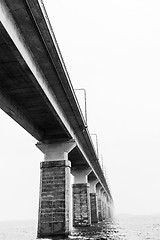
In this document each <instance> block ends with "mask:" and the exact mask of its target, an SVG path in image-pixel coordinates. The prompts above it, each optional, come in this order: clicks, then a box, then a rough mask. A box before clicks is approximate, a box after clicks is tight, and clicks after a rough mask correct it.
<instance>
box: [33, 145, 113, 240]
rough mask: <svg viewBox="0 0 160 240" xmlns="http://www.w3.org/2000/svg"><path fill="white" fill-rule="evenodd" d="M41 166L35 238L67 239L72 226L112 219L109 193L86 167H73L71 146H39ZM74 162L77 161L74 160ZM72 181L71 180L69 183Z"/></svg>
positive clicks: (72, 146)
mask: <svg viewBox="0 0 160 240" xmlns="http://www.w3.org/2000/svg"><path fill="white" fill-rule="evenodd" d="M37 146H38V147H39V148H40V149H41V150H42V152H43V153H44V161H43V162H41V165H40V168H41V179H40V202H39V218H38V237H39V238H47V237H53V236H55V235H68V234H69V233H70V231H71V228H72V226H73V227H77V226H79V227H80V226H89V225H91V224H92V223H98V222H99V221H103V220H105V219H107V218H110V217H111V215H112V203H111V201H110V199H109V196H108V193H107V192H106V191H105V189H104V188H103V187H102V185H101V183H100V182H99V180H98V179H96V177H93V176H92V177H89V176H90V173H91V172H92V169H91V168H90V167H89V166H88V167H87V166H84V165H80V164H79V165H77V167H75V165H74V167H72V163H71V161H69V160H68V153H69V152H70V151H71V150H72V149H73V148H74V144H73V143H69V144H68V143H56V144H40V143H38V144H37ZM75 161H76V159H75ZM72 178H73V179H72Z"/></svg>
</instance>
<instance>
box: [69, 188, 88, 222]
mask: <svg viewBox="0 0 160 240" xmlns="http://www.w3.org/2000/svg"><path fill="white" fill-rule="evenodd" d="M90 224H91V217H90V197H89V184H87V183H77V184H73V226H74V227H76V226H89V225H90Z"/></svg>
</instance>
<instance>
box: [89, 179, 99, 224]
mask: <svg viewBox="0 0 160 240" xmlns="http://www.w3.org/2000/svg"><path fill="white" fill-rule="evenodd" d="M97 183H98V180H97V179H96V180H95V179H94V180H90V181H89V184H90V206H91V223H98V202H97V193H96V184H97Z"/></svg>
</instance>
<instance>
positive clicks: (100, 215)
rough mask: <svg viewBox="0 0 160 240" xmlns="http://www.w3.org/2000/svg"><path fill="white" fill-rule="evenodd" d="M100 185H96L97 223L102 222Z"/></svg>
mask: <svg viewBox="0 0 160 240" xmlns="http://www.w3.org/2000/svg"><path fill="white" fill-rule="evenodd" d="M101 188H102V187H101V185H100V184H99V183H98V184H97V186H96V191H97V198H98V221H99V222H101V221H102V199H101V192H100V189H101Z"/></svg>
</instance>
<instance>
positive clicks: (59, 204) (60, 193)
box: [37, 160, 70, 238]
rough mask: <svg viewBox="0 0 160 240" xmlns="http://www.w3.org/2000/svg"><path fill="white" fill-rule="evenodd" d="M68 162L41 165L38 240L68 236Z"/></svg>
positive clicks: (50, 162) (48, 162)
mask: <svg viewBox="0 0 160 240" xmlns="http://www.w3.org/2000/svg"><path fill="white" fill-rule="evenodd" d="M69 188H70V162H69V161H68V160H63V161H46V162H42V163H41V180H40V203H39V219H38V234H37V237H38V238H47V237H48V238H50V237H54V236H56V235H62V236H63V235H68V234H69V230H70V229H69V197H70V193H69Z"/></svg>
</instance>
